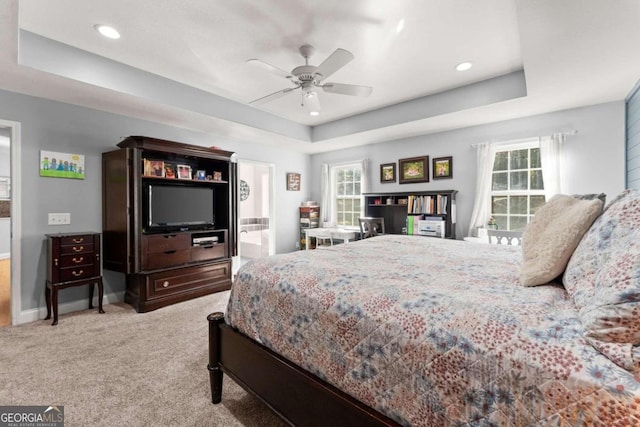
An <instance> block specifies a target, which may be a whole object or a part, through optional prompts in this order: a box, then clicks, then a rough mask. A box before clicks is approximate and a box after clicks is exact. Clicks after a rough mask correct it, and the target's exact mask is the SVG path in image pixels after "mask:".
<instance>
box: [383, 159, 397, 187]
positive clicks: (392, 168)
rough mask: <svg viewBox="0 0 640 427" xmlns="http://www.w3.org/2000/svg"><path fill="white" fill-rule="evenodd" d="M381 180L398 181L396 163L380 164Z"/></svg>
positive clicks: (384, 181)
mask: <svg viewBox="0 0 640 427" xmlns="http://www.w3.org/2000/svg"><path fill="white" fill-rule="evenodd" d="M380 182H382V183H386V182H396V164H395V163H383V164H381V165H380Z"/></svg>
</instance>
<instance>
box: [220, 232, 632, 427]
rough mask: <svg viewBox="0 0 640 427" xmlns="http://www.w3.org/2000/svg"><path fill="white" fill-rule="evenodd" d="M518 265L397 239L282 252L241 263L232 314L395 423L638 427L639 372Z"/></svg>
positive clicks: (503, 251) (469, 248)
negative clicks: (608, 353)
mask: <svg viewBox="0 0 640 427" xmlns="http://www.w3.org/2000/svg"><path fill="white" fill-rule="evenodd" d="M520 262H521V253H520V249H519V247H509V246H499V245H482V244H474V243H468V242H463V241H453V240H444V239H436V238H427V237H418V236H398V235H395V236H394V235H383V236H378V237H375V238H371V239H366V240H362V241H358V242H353V243H348V244H342V245H337V246H333V247H330V248H325V249H320V250H314V251H300V252H295V253H290V254H282V255H277V256H274V257H269V258H263V259H259V260H254V261H252V262H250V263H248V264H246V265H245V266H243V267H242V268H241V269H240V271H239V273H238V275H237V278H236V281H235V283H234V284H233V286H232V289H231V297H230V301H229V306H228V309H227V317H226V319H227V322H228V323H230V324H231V325H232V326H234V327H236V328H237V329H239V330H240V331H241V332H243V333H244V334H246V335H248V336H249V337H251V338H253V339H255V340H257V341H259V342H261V343H262V344H264V345H266V346H267V347H269V348H271V349H272V350H274V351H276V352H277V353H280V354H281V355H283V356H284V357H286V358H287V359H289V360H291V361H292V362H294V363H296V364H297V365H299V366H301V367H303V368H305V369H306V370H308V371H310V372H312V373H314V374H315V375H317V376H319V377H321V378H323V379H325V380H326V381H328V382H329V383H331V384H333V385H335V386H337V387H338V388H340V389H341V390H343V391H345V392H347V393H349V394H351V395H352V396H354V397H355V398H357V399H358V400H360V401H362V402H364V403H365V404H367V405H369V406H371V407H373V408H375V409H376V410H378V411H379V412H381V413H383V414H385V415H387V416H389V417H390V418H392V419H394V420H396V421H398V422H399V423H400V424H402V425H413V426H447V425H467V424H469V425H504V426H529V425H554V426H555V425H557V426H564V425H571V426H581V425H602V426H632V425H640V378H634V376H633V375H631V374H630V373H629V372H627V371H625V370H624V369H622V368H620V367H618V366H617V365H615V364H614V363H613V362H611V361H610V360H609V359H607V358H606V357H604V356H603V355H601V354H600V353H598V352H597V351H596V350H595V349H594V347H592V346H591V345H589V344H588V343H587V342H586V341H585V340H584V338H583V336H582V325H581V323H580V321H579V319H578V317H577V313H576V311H575V308H574V306H573V302H572V300H571V299H570V298H569V297H568V295H567V293H566V291H565V290H564V288H563V287H562V285H546V286H539V287H532V288H529V287H523V286H521V285H520V284H519V269H520Z"/></svg>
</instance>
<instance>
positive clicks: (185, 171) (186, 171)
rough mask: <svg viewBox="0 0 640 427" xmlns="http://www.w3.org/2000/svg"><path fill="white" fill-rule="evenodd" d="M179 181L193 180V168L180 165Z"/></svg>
mask: <svg viewBox="0 0 640 427" xmlns="http://www.w3.org/2000/svg"><path fill="white" fill-rule="evenodd" d="M178 179H191V166H188V165H178Z"/></svg>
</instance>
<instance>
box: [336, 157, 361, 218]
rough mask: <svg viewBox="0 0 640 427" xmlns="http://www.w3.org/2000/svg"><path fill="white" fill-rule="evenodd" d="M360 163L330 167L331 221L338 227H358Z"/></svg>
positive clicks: (359, 213)
mask: <svg viewBox="0 0 640 427" xmlns="http://www.w3.org/2000/svg"><path fill="white" fill-rule="evenodd" d="M361 187H362V165H361V164H360V163H357V164H348V165H340V166H332V167H331V190H332V199H333V206H334V209H333V212H334V215H332V216H333V218H332V219H333V221H332V222H335V223H336V224H337V225H338V226H340V227H358V226H359V225H358V217H360V216H361V212H362V200H363V199H362V192H361Z"/></svg>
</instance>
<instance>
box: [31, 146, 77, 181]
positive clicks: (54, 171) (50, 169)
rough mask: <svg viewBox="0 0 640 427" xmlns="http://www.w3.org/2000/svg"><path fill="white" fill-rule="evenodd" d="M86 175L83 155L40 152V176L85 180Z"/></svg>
mask: <svg viewBox="0 0 640 427" xmlns="http://www.w3.org/2000/svg"><path fill="white" fill-rule="evenodd" d="M84 173H85V169H84V156H83V155H81V154H70V153H58V152H55V151H44V150H41V151H40V176H45V177H49V178H72V179H84Z"/></svg>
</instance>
